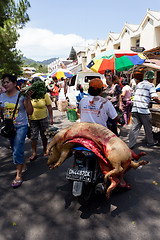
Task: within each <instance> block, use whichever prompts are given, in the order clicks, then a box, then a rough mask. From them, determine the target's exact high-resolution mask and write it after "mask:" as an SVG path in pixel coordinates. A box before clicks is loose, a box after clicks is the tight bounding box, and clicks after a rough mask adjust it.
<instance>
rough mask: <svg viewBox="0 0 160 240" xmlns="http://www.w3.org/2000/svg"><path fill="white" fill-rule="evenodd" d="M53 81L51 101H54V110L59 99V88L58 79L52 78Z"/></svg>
mask: <svg viewBox="0 0 160 240" xmlns="http://www.w3.org/2000/svg"><path fill="white" fill-rule="evenodd" d="M52 79H53V81H54V86H53V88H52V90H51V99H52V101H53V99H54V103H55V106H56V108H57V107H58V104H57V103H58V97H59V92H60V90H61V86H60V85H59V84H58V79H57V78H56V77H53V78H52Z"/></svg>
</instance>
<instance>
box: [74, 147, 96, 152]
mask: <svg viewBox="0 0 160 240" xmlns="http://www.w3.org/2000/svg"><path fill="white" fill-rule="evenodd" d="M73 149H75V150H78V151H88V152H92V151H91V150H90V149H88V148H86V147H82V146H75V147H74V148H73Z"/></svg>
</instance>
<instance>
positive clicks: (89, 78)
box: [84, 76, 101, 83]
mask: <svg viewBox="0 0 160 240" xmlns="http://www.w3.org/2000/svg"><path fill="white" fill-rule="evenodd" d="M93 78H100V77H99V76H85V78H84V81H85V83H89V82H90V80H92V79H93ZM100 79H101V78H100Z"/></svg>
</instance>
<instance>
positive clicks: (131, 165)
mask: <svg viewBox="0 0 160 240" xmlns="http://www.w3.org/2000/svg"><path fill="white" fill-rule="evenodd" d="M147 163H148V161H145V160H141V161H140V162H137V163H135V162H134V161H131V164H130V167H132V168H134V169H137V168H138V167H139V166H141V165H146V164H147Z"/></svg>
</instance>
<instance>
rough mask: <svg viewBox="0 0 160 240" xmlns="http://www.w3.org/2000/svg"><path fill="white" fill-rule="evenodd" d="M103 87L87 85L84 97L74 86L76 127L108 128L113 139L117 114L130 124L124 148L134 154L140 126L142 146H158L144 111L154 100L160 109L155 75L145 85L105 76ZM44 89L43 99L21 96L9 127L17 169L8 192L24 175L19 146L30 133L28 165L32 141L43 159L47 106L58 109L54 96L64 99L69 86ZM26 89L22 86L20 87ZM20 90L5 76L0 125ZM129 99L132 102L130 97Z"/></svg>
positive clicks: (48, 116) (48, 120) (50, 118)
mask: <svg viewBox="0 0 160 240" xmlns="http://www.w3.org/2000/svg"><path fill="white" fill-rule="evenodd" d="M104 76H105V79H106V85H104V83H103V82H102V80H100V79H99V78H94V79H92V80H91V81H90V82H89V89H88V93H85V92H84V91H83V87H82V85H80V84H78V85H77V92H76V95H75V98H76V103H77V113H78V115H79V121H81V122H95V123H98V124H101V125H103V126H105V127H108V126H109V125H111V130H112V131H113V132H114V133H115V134H116V135H118V131H117V129H118V127H117V126H118V125H117V124H118V123H119V122H120V117H119V112H121V113H123V117H124V121H125V125H128V124H129V123H130V118H131V119H132V120H131V127H130V132H129V147H130V148H133V147H134V146H135V144H136V140H137V137H138V134H139V131H140V129H141V126H142V125H143V126H144V130H145V134H146V140H147V146H148V147H152V146H154V145H156V144H158V141H155V140H154V139H153V134H152V123H151V114H150V111H149V107H148V105H149V101H150V100H151V99H153V100H154V101H156V102H157V103H160V100H159V99H158V95H157V93H156V89H155V86H154V84H153V80H154V72H153V71H148V72H146V73H145V76H144V80H143V81H141V82H139V83H138V84H137V82H136V81H135V80H133V81H131V82H129V81H128V80H127V78H125V77H123V78H119V77H118V76H117V75H114V74H113V73H112V72H111V70H109V69H107V70H106V71H105V74H104ZM36 81H41V79H40V78H38V77H36V78H33V79H32V81H30V82H28V85H32V84H33V83H34V82H36ZM44 84H46V88H47V93H46V94H45V96H44V98H41V99H32V95H33V94H34V92H33V91H28V92H27V96H26V97H24V96H20V99H19V102H18V108H17V111H16V114H15V117H14V126H15V128H16V133H15V135H14V137H12V138H10V144H11V148H12V151H13V163H14V164H15V165H16V169H17V174H16V177H15V179H14V180H13V182H12V187H19V186H20V185H21V184H22V181H23V179H22V175H23V173H24V172H25V171H26V170H27V165H26V162H25V158H24V150H23V149H24V143H25V138H26V135H27V132H28V126H29V129H30V140H31V147H32V154H31V156H30V157H29V160H30V161H31V162H32V161H34V160H35V159H36V158H37V140H38V137H39V133H40V137H41V140H42V145H43V156H46V149H47V138H46V136H45V131H46V129H47V128H48V126H49V124H50V125H52V124H53V123H54V118H53V108H52V102H54V104H55V108H57V107H58V100H59V95H60V94H63V95H64V96H65V98H66V95H67V90H68V85H67V78H63V79H61V81H59V80H58V79H57V78H56V77H53V78H52V79H51V81H50V83H49V84H48V83H47V81H46V82H45V83H44ZM25 85H26V84H25ZM20 89H21V86H18V84H17V78H16V77H15V76H14V75H11V74H5V75H3V78H2V86H1V93H0V102H1V105H0V112H1V119H5V118H11V117H12V114H13V111H14V108H15V105H16V101H17V98H18V95H19V94H20ZM132 96H134V101H133V102H132V101H131V97H132Z"/></svg>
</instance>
